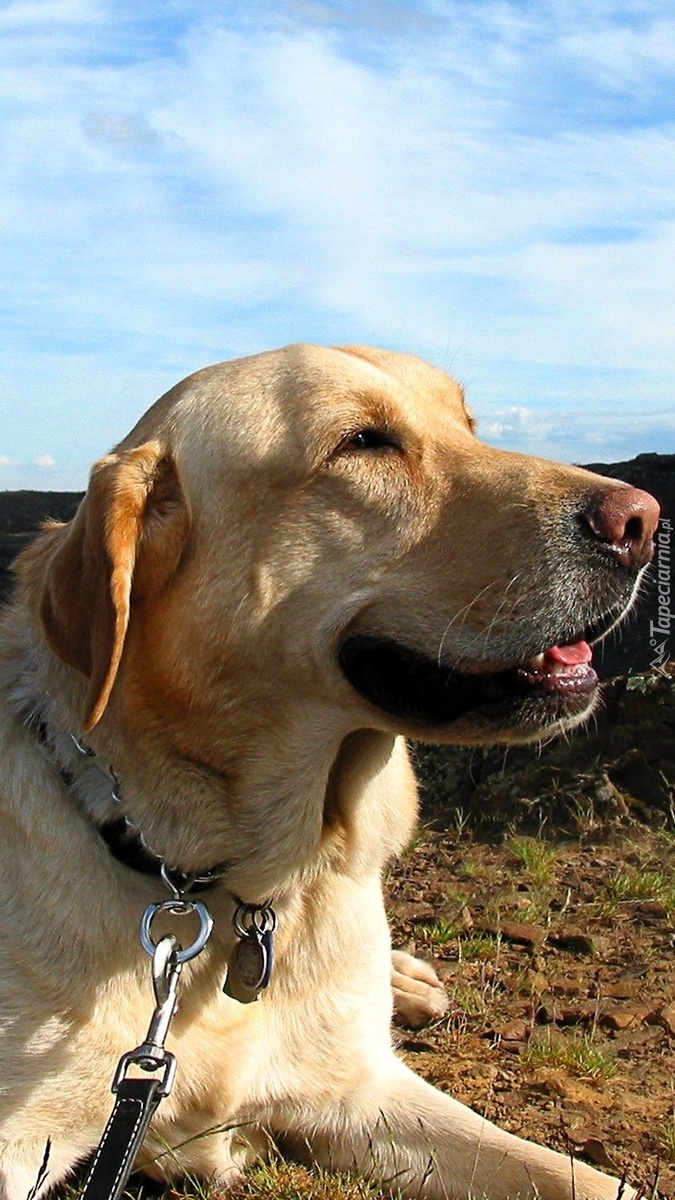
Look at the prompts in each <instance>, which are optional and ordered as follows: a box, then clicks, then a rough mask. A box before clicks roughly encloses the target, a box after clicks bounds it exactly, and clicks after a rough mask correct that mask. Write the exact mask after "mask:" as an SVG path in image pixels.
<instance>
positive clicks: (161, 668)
mask: <svg viewBox="0 0 675 1200" xmlns="http://www.w3.org/2000/svg"><path fill="white" fill-rule="evenodd" d="M657 519H658V507H657V505H656V502H655V501H653V500H652V498H651V497H649V496H648V495H646V494H645V493H644V492H640V491H637V490H636V489H633V488H630V487H628V486H626V485H624V484H621V483H619V482H617V481H613V480H606V479H604V478H600V477H599V476H595V475H592V474H589V473H587V472H585V471H583V470H580V469H576V468H573V467H566V466H561V465H557V464H554V463H550V462H547V461H544V460H540V459H535V458H530V457H527V456H524V455H519V454H512V453H506V452H503V451H499V450H496V449H493V448H490V447H487V446H486V445H484V444H483V443H481V442H480V441H479V440H478V438H477V437H476V434H475V432H474V427H473V421H472V418H471V416H470V413H469V411H468V409H467V407H466V404H465V401H464V397H463V393H462V390H461V388H460V387H459V386H458V385H457V384H456V383H455V382H453V380H451V379H450V378H449V377H448V376H446V375H445V374H443V373H442V372H441V371H439V370H436V369H434V368H432V367H430V366H428V365H426V364H424V363H422V362H420V361H419V360H417V359H415V358H412V357H409V356H407V355H401V354H394V353H387V352H384V351H375V350H370V349H363V348H360V347H356V348H351V347H348V348H343V349H330V350H328V349H320V348H318V347H307V346H296V347H290V348H288V349H286V350H283V351H276V352H272V353H270V354H263V355H258V356H255V357H253V358H250V359H243V360H238V361H235V362H231V363H226V364H221V365H219V366H215V367H211V368H208V369H207V370H205V371H202V372H199V373H198V374H196V375H194V376H191V377H190V378H189V379H187V380H186V381H184V382H183V383H182V384H180V385H179V386H178V387H177V388H175V389H174V390H173V391H172V392H169V393H168V394H167V395H166V396H164V397H163V398H162V399H161V400H160V401H158V402H157V404H156V405H155V406H154V407H153V408H152V409H150V411H149V412H148V413H147V414H146V415H145V417H143V418H142V420H141V421H140V423H139V424H138V425H137V427H136V428H135V429H134V430H133V431H132V433H131V434H130V435H129V437H127V438H126V439H125V441H123V442H122V443H121V444H120V445H119V446H118V447H117V449H116V450H115V451H114V452H113V453H112V454H111V455H110V456H108V457H107V458H105V459H103V460H102V461H101V462H99V463H98V464H97V465H96V466H95V468H94V471H93V473H92V480H91V485H90V488H89V492H88V493H87V496H86V498H85V500H84V502H83V504H82V506H81V508H80V510H79V512H78V515H77V516H76V518H75V520H74V521H73V522H72V523H71V525H70V526H69V527H67V528H66V529H65V530H64V529H57V530H54V531H52V532H51V534H49V535H48V537H49V539H50V541H49V550H48V554H47V559H48V563H47V568H46V572H45V575H44V579H45V582H44V588H43V594H42V600H41V614H42V620H43V623H44V626H45V629H46V631H47V635H48V638H49V641H50V643H51V646H52V648H53V649H54V650H55V651H56V653H57V654H58V655H59V657H60V658H61V659H63V660H64V661H65V662H66V663H68V664H69V665H70V666H72V667H74V668H75V669H76V670H77V671H78V672H80V673H81V674H82V675H83V676H84V677H86V679H87V680H88V685H87V687H88V691H87V699H86V716H85V728H92V727H93V726H94V725H95V724H96V723H97V722H98V721H99V720H100V718H101V716H102V714H103V713H104V711H105V710H106V707H107V705H108V704H109V702H110V700H111V696H112V698H113V699H114V701H115V703H117V704H118V705H120V706H121V708H122V709H124V707H125V706H128V705H131V706H134V708H135V709H137V710H140V709H143V710H144V711H152V712H153V713H155V714H156V715H157V716H158V719H159V716H160V715H161V719H162V721H163V722H164V723H165V724H167V725H168V726H169V727H171V725H172V722H173V724H174V725H175V728H176V730H180V728H181V727H182V722H184V721H185V720H187V719H188V718H189V714H190V713H197V712H198V713H200V714H202V715H203V714H208V722H207V724H208V725H209V726H210V728H211V729H212V730H213V731H217V729H218V728H219V727H221V728H222V723H223V721H224V720H225V718H226V717H227V714H229V713H232V711H233V709H234V708H236V707H237V706H239V707H241V706H244V707H246V706H248V707H247V709H246V712H247V717H246V719H247V721H250V722H253V723H255V722H256V720H257V719H258V716H259V715H260V713H261V711H262V710H263V709H266V707H267V709H269V710H270V711H274V708H275V706H276V707H277V710H278V706H279V705H283V704H295V705H301V706H302V705H305V706H306V707H307V711H308V712H309V710H310V708H311V707H312V706H316V705H318V706H319V707H322V709H323V711H324V712H325V710H326V707H329V708H331V710H332V711H333V712H334V713H335V714H336V715H337V717H338V718H339V723H341V727H342V729H343V732H344V731H347V732H348V731H349V729H350V728H351V729H357V728H364V727H373V728H378V729H383V730H386V731H391V732H397V733H398V732H403V733H406V734H409V735H412V736H414V737H417V738H421V739H427V740H435V741H446V742H467V743H470V742H481V741H495V740H502V741H504V740H506V741H510V740H522V739H526V738H533V737H538V736H540V735H542V734H543V733H545V732H546V731H547V730H554V729H560V728H564V727H567V726H569V725H571V724H574V723H576V722H577V721H579V720H581V719H583V718H584V717H585V716H586V715H587V714H588V713H589V712H590V710H591V709H592V707H593V703H594V697H595V692H596V684H597V679H596V676H595V673H594V671H593V669H592V666H591V665H590V653H591V652H590V650H589V648H588V645H589V643H593V642H595V641H597V640H598V639H599V638H601V637H602V636H603V635H604V634H606V633H607V631H608V630H609V629H610V628H612V627H613V626H614V625H615V624H616V623H617V621H618V620H620V619H621V617H622V615H624V614H625V612H626V611H627V610H628V608H629V607H630V605H631V603H632V601H633V598H634V596H635V594H636V589H637V587H638V584H639V580H640V576H641V574H642V572H643V570H644V568H645V566H646V564H647V563H648V562H649V559H650V557H651V547H652V538H653V534H654V531H655V527H656V522H657ZM265 720H267V721H269V712H267V715H266V717H265ZM219 723H220V724H219ZM201 724H202V727H203V725H204V721H203V720H202V722H201ZM177 736H178V734H177ZM214 736H215V733H214Z"/></svg>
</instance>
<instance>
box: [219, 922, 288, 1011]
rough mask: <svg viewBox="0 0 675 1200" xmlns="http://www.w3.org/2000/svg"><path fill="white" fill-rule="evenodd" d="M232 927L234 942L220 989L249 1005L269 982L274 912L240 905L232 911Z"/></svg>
mask: <svg viewBox="0 0 675 1200" xmlns="http://www.w3.org/2000/svg"><path fill="white" fill-rule="evenodd" d="M234 928H235V932H236V934H237V942H236V945H235V946H234V949H233V951H232V953H231V955H230V959H229V962H228V964H227V977H226V979H225V983H224V986H223V991H224V993H225V995H226V996H230V997H231V999H233V1000H238V1001H239V1003H240V1004H250V1003H251V1002H252V1001H253V1000H257V999H258V996H259V995H260V993H261V992H262V991H263V989H264V988H266V987H267V985H268V983H269V981H270V976H271V974H272V966H273V962H274V942H273V937H274V930H275V928H276V914H275V913H274V912H273V910H272V909H270V908H258V907H254V906H253V905H242V906H241V907H240V908H239V909H238V910H237V912H236V913H235V918H234Z"/></svg>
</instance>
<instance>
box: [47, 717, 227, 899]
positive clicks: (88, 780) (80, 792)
mask: <svg viewBox="0 0 675 1200" xmlns="http://www.w3.org/2000/svg"><path fill="white" fill-rule="evenodd" d="M37 733H38V738H39V740H40V743H41V745H42V746H43V747H44V748H45V749H46V750H48V751H49V752H50V754H51V755H52V757H53V758H54V759H55V761H56V765H57V767H58V771H59V774H60V776H61V778H62V779H63V781H64V783H65V784H66V786H67V787H68V789H69V790H70V791H71V792H72V793H73V794H74V795H75V796H76V797H77V799H78V801H79V803H80V806H81V807H82V808H83V809H84V811H85V812H86V813H87V815H88V816H89V817H90V818H91V820H92V822H93V824H94V825H95V827H96V829H97V830H98V832H99V834H100V835H101V838H102V839H103V841H104V842H105V844H106V846H107V848H108V850H109V851H110V853H111V854H112V855H113V857H114V858H116V859H117V861H118V862H120V863H121V864H122V865H123V866H125V867H129V868H130V869H131V870H133V871H138V872H139V873H140V874H142V875H149V876H153V877H155V878H161V879H162V880H163V881H164V883H165V884H166V885H167V887H169V888H170V889H171V890H172V891H173V892H174V893H175V894H178V893H180V894H184V893H186V892H201V891H208V890H209V889H210V888H213V887H216V886H217V884H219V883H220V881H221V880H222V879H223V878H224V876H225V875H226V873H227V870H228V864H227V863H218V864H216V865H215V866H212V867H208V868H207V869H206V870H203V871H195V872H191V873H190V874H186V873H185V872H183V871H180V870H178V869H177V868H175V867H172V866H170V864H169V863H167V862H166V860H165V859H163V858H162V857H161V855H159V854H157V853H156V851H155V850H153V849H152V847H151V846H150V845H149V844H148V842H147V840H146V838H145V835H144V833H143V831H142V829H141V828H140V827H139V826H138V825H136V824H134V822H133V821H131V820H130V819H129V818H128V817H127V816H126V814H125V813H124V804H123V800H122V798H121V796H120V783H119V780H118V778H117V776H116V774H115V772H114V771H113V769H112V767H109V766H108V765H107V764H105V763H104V762H102V761H101V759H100V758H99V757H98V755H97V754H96V752H95V751H94V750H92V749H91V747H90V746H86V745H85V744H84V742H82V741H81V740H80V739H79V738H78V737H76V736H75V734H73V733H71V734H67V735H62V734H61V735H60V734H54V733H53V731H52V730H51V729H50V728H49V726H48V725H47V724H46V722H45V721H39V722H38V724H37ZM64 736H65V738H66V746H68V747H70V748H71V753H70V754H67V755H66V756H65V757H66V758H67V760H68V761H67V764H65V763H64V761H63V759H64V754H63V753H62V752H61V753H59V750H62V747H60V746H58V745H57V743H58V742H59V741H61V740H62V739H63V738H64ZM73 746H74V747H75V750H76V754H75V756H74V757H73V755H72V747H73Z"/></svg>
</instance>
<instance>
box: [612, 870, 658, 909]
mask: <svg viewBox="0 0 675 1200" xmlns="http://www.w3.org/2000/svg"><path fill="white" fill-rule="evenodd" d="M646 901H653V902H655V903H657V904H662V905H663V907H664V909H665V910H666V912H667V913H668V915H669V916H673V915H675V879H674V878H673V877H672V875H667V874H665V873H664V872H663V871H652V870H647V869H641V868H637V867H630V868H627V869H625V870H619V871H617V872H616V874H615V875H613V876H611V878H610V879H608V881H607V895H606V899H605V901H604V903H603V911H604V913H605V914H606V915H609V914H611V913H612V912H616V911H617V910H619V909H620V908H621V907H622V906H623V905H632V904H644V903H645V902H646Z"/></svg>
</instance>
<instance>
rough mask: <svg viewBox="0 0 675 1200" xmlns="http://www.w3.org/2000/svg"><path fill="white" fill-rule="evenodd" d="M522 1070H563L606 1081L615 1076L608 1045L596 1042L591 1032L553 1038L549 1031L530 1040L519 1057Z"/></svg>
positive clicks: (611, 1054)
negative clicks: (557, 1068) (559, 1068)
mask: <svg viewBox="0 0 675 1200" xmlns="http://www.w3.org/2000/svg"><path fill="white" fill-rule="evenodd" d="M520 1061H521V1064H522V1066H523V1067H524V1068H525V1069H528V1068H533V1067H562V1068H563V1069H564V1070H566V1071H569V1072H571V1073H572V1074H573V1075H580V1076H582V1077H583V1078H585V1079H592V1080H594V1081H596V1082H602V1083H604V1082H606V1081H607V1080H608V1079H612V1078H613V1076H614V1075H616V1070H617V1067H616V1059H615V1056H614V1052H613V1050H612V1048H611V1047H610V1046H607V1045H604V1044H602V1043H600V1042H598V1041H597V1040H596V1038H595V1034H594V1033H584V1034H582V1035H579V1034H572V1035H570V1036H566V1037H560V1039H555V1040H554V1039H553V1038H552V1037H551V1034H550V1031H549V1030H546V1032H545V1033H544V1034H541V1035H540V1036H539V1037H535V1038H533V1039H532V1040H531V1041H530V1043H529V1045H528V1046H527V1047H526V1049H525V1051H524V1052H523V1054H522V1056H521V1060H520Z"/></svg>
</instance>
